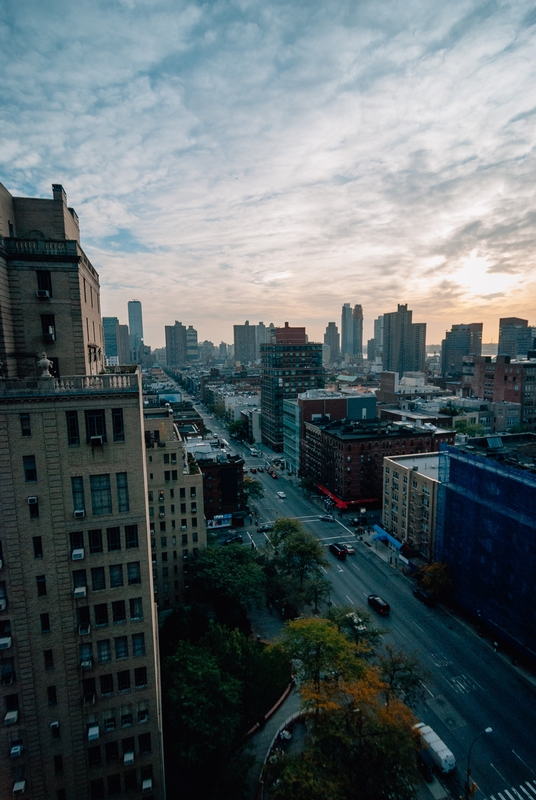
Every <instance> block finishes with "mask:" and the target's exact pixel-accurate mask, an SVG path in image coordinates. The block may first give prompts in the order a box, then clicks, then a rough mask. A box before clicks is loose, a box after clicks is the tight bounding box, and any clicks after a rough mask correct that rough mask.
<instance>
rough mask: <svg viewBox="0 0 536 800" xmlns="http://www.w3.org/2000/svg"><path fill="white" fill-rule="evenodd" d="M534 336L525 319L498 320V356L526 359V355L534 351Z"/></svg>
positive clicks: (505, 318)
mask: <svg viewBox="0 0 536 800" xmlns="http://www.w3.org/2000/svg"><path fill="white" fill-rule="evenodd" d="M534 335H535V333H534V329H533V328H531V327H529V322H528V320H527V319H520V318H519V317H502V318H501V319H500V320H499V348H498V355H500V356H510V358H513V359H516V358H527V355H528V353H529V352H530V351H531V350H534Z"/></svg>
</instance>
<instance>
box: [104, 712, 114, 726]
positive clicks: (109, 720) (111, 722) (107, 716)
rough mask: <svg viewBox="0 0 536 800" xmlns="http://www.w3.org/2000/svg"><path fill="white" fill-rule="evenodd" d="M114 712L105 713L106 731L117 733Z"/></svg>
mask: <svg viewBox="0 0 536 800" xmlns="http://www.w3.org/2000/svg"><path fill="white" fill-rule="evenodd" d="M113 713H114V712H113V711H105V712H104V730H105V731H115V717H114V716H113Z"/></svg>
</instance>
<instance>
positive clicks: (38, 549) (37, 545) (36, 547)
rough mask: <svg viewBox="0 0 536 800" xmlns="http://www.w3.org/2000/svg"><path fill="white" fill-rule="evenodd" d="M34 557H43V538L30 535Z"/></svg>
mask: <svg viewBox="0 0 536 800" xmlns="http://www.w3.org/2000/svg"><path fill="white" fill-rule="evenodd" d="M32 543H33V552H34V558H43V540H42V539H41V537H40V536H33V537H32Z"/></svg>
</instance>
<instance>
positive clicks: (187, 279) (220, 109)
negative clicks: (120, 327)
mask: <svg viewBox="0 0 536 800" xmlns="http://www.w3.org/2000/svg"><path fill="white" fill-rule="evenodd" d="M0 64H1V74H2V81H1V82H0V181H1V182H2V183H4V185H5V186H6V187H7V188H8V189H9V190H10V191H11V193H12V194H15V195H30V196H42V197H51V188H50V187H51V184H52V183H62V184H63V185H64V187H65V190H66V192H67V195H68V201H69V205H72V206H74V207H75V209H76V211H77V213H78V215H79V217H80V221H81V231H82V246H83V248H84V249H85V251H86V252H87V253H88V255H89V257H90V258H91V260H92V262H93V264H94V265H95V267H96V268H97V269H98V271H99V273H100V278H101V287H102V309H103V313H104V314H105V315H117V316H119V318H120V321H121V322H126V303H127V301H128V300H129V299H132V298H136V299H139V300H141V301H142V302H143V310H144V323H145V339H146V341H147V342H148V343H149V344H151V345H152V346H161V345H162V344H163V343H164V325H165V324H172V323H173V321H174V320H175V319H178V320H180V321H182V322H183V323H184V324H187V325H188V324H193V325H194V327H196V328H197V329H198V332H199V337H200V339H211V340H212V341H214V342H215V343H219V342H220V341H221V340H222V339H223V340H224V341H228V342H229V341H232V325H233V323H241V322H243V321H244V320H245V319H249V320H250V322H252V323H255V322H258V321H259V320H263V321H264V322H265V323H268V322H274V323H275V324H282V323H283V322H284V321H285V320H288V321H289V322H290V323H291V324H294V325H306V326H307V329H308V332H309V334H310V337H311V338H312V339H315V340H319V339H320V337H321V336H323V332H324V330H325V326H326V324H327V322H328V321H331V320H334V321H336V322H337V324H340V309H341V305H342V304H343V303H344V302H350V303H352V304H354V303H361V304H362V305H363V308H364V314H365V336H366V337H368V336H370V335H372V334H371V329H372V320H373V319H374V317H376V316H378V315H379V314H381V313H383V312H388V311H395V310H396V305H397V303H408V305H409V307H410V308H412V309H413V312H414V313H413V319H414V321H416V322H427V323H428V335H427V340H428V342H438V341H440V339H441V338H442V337H443V336H444V332H445V330H446V329H447V328H450V326H451V325H452V324H453V323H460V322H479V321H483V322H484V340H485V341H491V340H494V341H497V335H498V318H499V316H513V315H515V316H521V317H524V318H527V319H529V321H530V322H531V323H533V324H536V313H535V311H536V309H535V306H536V302H535V299H536V269H535V262H536V247H535V244H536V242H535V239H536V153H535V141H536V7H535V5H534V2H530V3H529V2H524V1H523V0H515V2H501V1H500V0H497V1H496V2H492V1H490V2H486V0H479V1H477V2H473V1H472V0H449V2H445V0H404V1H403V2H402V0H399V2H389V0H385V2H384V1H383V0H371V1H370V2H369V1H368V0H330V2H325V0H287V2H278V0H263V2H260V0H220V1H218V0H216V2H212V1H211V0H207V2H205V3H201V2H192V3H188V2H182V0H77V1H76V2H72V0H48V1H47V2H46V3H43V2H42V0H4V1H3V3H2V4H1V6H0Z"/></svg>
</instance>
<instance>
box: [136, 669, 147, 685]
mask: <svg viewBox="0 0 536 800" xmlns="http://www.w3.org/2000/svg"><path fill="white" fill-rule="evenodd" d="M134 685H135V687H136V689H144V688H145V687H146V686H147V667H137V668H136V669H135V670H134Z"/></svg>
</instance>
